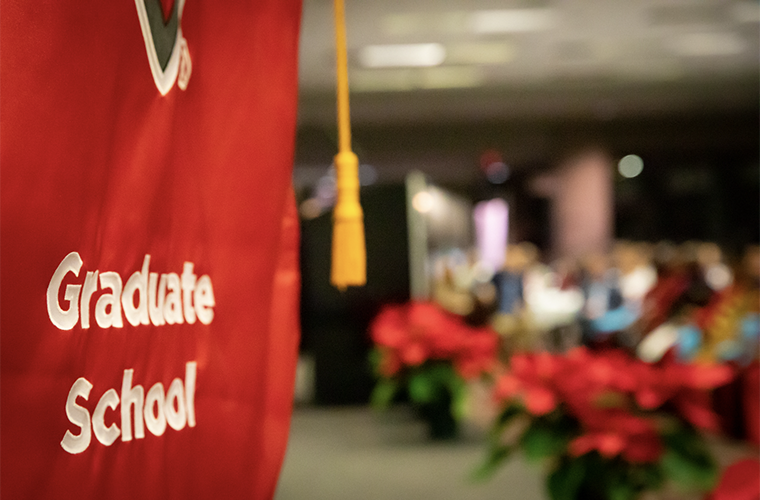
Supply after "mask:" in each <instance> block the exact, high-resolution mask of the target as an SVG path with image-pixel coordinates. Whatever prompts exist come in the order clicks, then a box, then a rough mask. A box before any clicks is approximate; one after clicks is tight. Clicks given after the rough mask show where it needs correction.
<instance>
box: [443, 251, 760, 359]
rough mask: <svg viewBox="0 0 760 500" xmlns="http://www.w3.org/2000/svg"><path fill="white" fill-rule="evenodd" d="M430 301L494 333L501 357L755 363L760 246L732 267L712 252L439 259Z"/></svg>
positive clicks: (719, 253)
mask: <svg viewBox="0 0 760 500" xmlns="http://www.w3.org/2000/svg"><path fill="white" fill-rule="evenodd" d="M432 271H433V273H432V275H433V287H432V290H433V298H434V300H435V301H437V302H438V303H439V304H440V305H441V306H443V307H444V308H446V309H448V310H450V311H451V312H454V313H457V314H460V315H462V316H464V317H465V318H466V319H467V321H469V322H471V323H474V324H485V323H490V324H491V325H492V326H493V327H494V328H495V329H496V330H497V331H498V332H499V333H500V334H501V336H502V339H503V344H504V348H505V349H506V350H507V351H511V352H514V351H519V350H550V351H555V352H556V351H564V350H567V349H569V348H572V347H574V346H577V345H581V344H582V345H588V346H592V347H593V346H615V347H621V348H625V349H628V350H630V351H631V352H634V353H635V354H636V355H638V356H639V357H640V358H642V359H644V360H646V361H656V360H658V359H660V358H661V357H662V356H663V355H664V354H665V353H666V352H668V351H673V352H674V354H675V355H676V356H677V357H678V358H679V359H681V360H683V361H694V360H712V361H730V362H734V363H738V364H740V365H745V366H746V365H747V364H749V363H750V362H752V361H753V360H755V359H757V357H758V337H759V336H760V293H759V290H760V246H758V245H750V246H747V247H746V248H745V249H744V252H743V254H742V255H740V256H737V257H736V258H731V257H730V256H727V255H726V254H725V253H724V252H723V251H722V249H721V248H720V246H719V245H717V244H715V243H711V242H686V243H683V244H679V245H676V244H673V243H670V242H659V243H656V244H652V243H644V242H629V241H620V242H617V243H616V244H615V245H614V247H613V248H612V250H611V251H609V252H607V253H598V254H589V255H586V256H583V257H581V258H570V257H563V258H559V259H555V260H553V261H551V262H546V261H543V260H542V259H541V256H540V254H539V252H538V250H537V249H536V247H535V246H533V245H532V244H530V243H519V244H514V245H509V246H508V247H507V250H506V256H505V261H504V265H503V266H502V268H501V269H498V270H494V269H489V268H488V266H487V265H484V264H483V263H482V262H480V261H479V260H478V258H477V254H476V252H474V251H473V252H470V253H463V252H461V251H455V252H447V253H442V254H440V255H439V256H438V257H437V258H436V259H435V261H434V264H433V269H432Z"/></svg>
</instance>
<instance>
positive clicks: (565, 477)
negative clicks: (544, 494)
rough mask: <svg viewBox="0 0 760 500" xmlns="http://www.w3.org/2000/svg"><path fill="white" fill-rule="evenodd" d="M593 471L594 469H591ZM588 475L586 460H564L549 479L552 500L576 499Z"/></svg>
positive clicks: (548, 484) (548, 485)
mask: <svg viewBox="0 0 760 500" xmlns="http://www.w3.org/2000/svg"><path fill="white" fill-rule="evenodd" d="M590 472H593V471H590ZM585 475H586V461H585V460H583V459H581V458H576V459H569V460H562V461H561V462H560V465H559V467H557V468H556V469H555V470H554V471H553V472H552V473H551V474H550V475H549V479H548V481H547V483H546V484H547V487H548V489H549V496H550V497H551V498H552V500H576V497H577V495H578V489H579V488H580V486H581V483H583V478H584V476H585Z"/></svg>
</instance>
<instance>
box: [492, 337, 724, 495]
mask: <svg viewBox="0 0 760 500" xmlns="http://www.w3.org/2000/svg"><path fill="white" fill-rule="evenodd" d="M732 376H733V373H732V370H731V369H730V368H728V367H727V366H725V365H702V364H684V363H679V362H678V361H676V360H675V359H674V357H671V356H666V357H665V358H663V359H662V360H661V361H659V362H658V363H654V364H650V363H646V362H643V361H641V360H639V359H637V358H634V357H632V356H630V355H629V354H627V353H625V352H623V351H620V350H606V351H600V352H593V351H590V350H588V349H586V348H583V347H581V348H576V349H574V350H572V351H570V352H568V353H566V354H549V353H545V352H542V353H529V354H519V355H515V356H513V357H512V358H511V360H510V363H509V367H508V368H507V369H506V370H505V371H504V372H503V373H502V374H500V375H499V376H497V378H496V380H495V385H494V397H495V400H496V402H497V404H498V405H499V408H500V414H499V416H498V418H497V420H496V422H495V424H494V427H493V430H492V432H491V436H490V439H489V451H488V455H487V459H486V461H485V462H484V464H483V466H482V467H481V468H480V469H479V472H478V473H479V475H480V476H481V477H488V476H489V475H490V474H492V473H493V472H494V471H495V470H496V469H497V468H498V467H499V465H500V464H501V463H502V461H503V460H505V459H506V458H507V457H509V456H510V455H511V454H512V452H514V451H515V450H518V449H521V450H522V451H523V453H524V454H525V455H526V457H527V458H528V459H533V460H540V461H543V462H545V465H546V466H547V467H548V471H549V475H548V478H547V487H548V491H549V494H550V496H551V498H552V499H553V500H563V499H567V500H574V499H595V498H596V499H614V500H628V499H634V498H637V497H638V496H639V495H640V494H641V493H642V492H644V491H646V490H654V489H659V488H660V487H662V486H663V485H664V484H665V483H666V482H667V481H669V480H672V481H674V482H676V483H679V484H680V485H683V486H685V487H689V488H698V489H701V490H708V489H710V488H711V487H712V486H713V484H714V482H715V480H716V478H717V467H716V465H715V462H714V461H713V459H712V458H711V455H710V453H709V450H708V448H707V445H706V442H705V439H704V436H703V434H702V431H717V430H718V419H717V416H716V415H715V414H714V413H713V411H712V407H711V398H710V390H711V389H712V388H715V387H718V386H721V385H723V384H725V383H727V382H729V381H730V379H731V378H732Z"/></svg>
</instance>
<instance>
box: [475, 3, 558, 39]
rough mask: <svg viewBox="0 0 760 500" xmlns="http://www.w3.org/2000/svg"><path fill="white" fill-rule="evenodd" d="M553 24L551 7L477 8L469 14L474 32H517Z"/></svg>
mask: <svg viewBox="0 0 760 500" xmlns="http://www.w3.org/2000/svg"><path fill="white" fill-rule="evenodd" d="M554 24H555V12H554V10H552V9H547V8H543V9H501V10H478V11H475V12H473V13H472V14H470V19H469V26H470V30H471V31H473V32H474V33H479V34H486V33H519V32H526V31H544V30H548V29H551V28H552V27H553V26H554Z"/></svg>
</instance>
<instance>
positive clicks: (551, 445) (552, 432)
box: [521, 420, 569, 460]
mask: <svg viewBox="0 0 760 500" xmlns="http://www.w3.org/2000/svg"><path fill="white" fill-rule="evenodd" d="M521 442H522V446H523V449H524V450H525V456H526V457H527V458H528V459H529V460H539V459H541V458H544V457H551V456H556V455H561V454H562V453H564V452H565V450H566V449H567V445H568V442H569V438H568V436H567V435H566V434H565V433H564V432H562V430H561V429H560V428H558V427H556V426H552V425H550V424H549V423H547V422H545V421H543V420H534V421H533V422H532V423H531V425H530V427H528V430H526V431H525V434H523V437H522V440H521Z"/></svg>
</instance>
